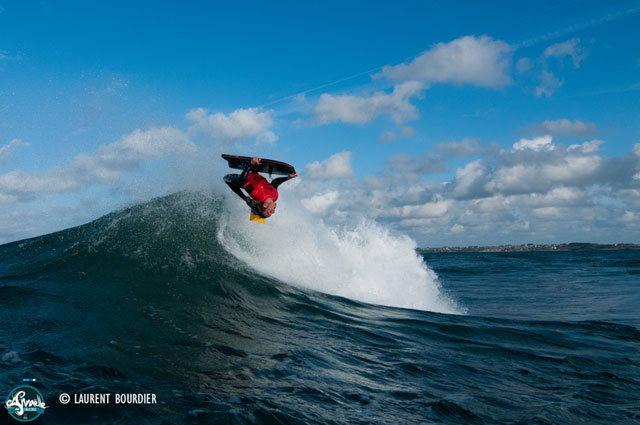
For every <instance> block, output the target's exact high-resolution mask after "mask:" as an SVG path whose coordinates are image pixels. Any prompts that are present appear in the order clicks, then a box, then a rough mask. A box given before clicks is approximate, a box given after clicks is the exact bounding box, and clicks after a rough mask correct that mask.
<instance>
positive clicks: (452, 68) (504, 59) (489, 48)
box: [378, 35, 512, 87]
mask: <svg viewBox="0 0 640 425" xmlns="http://www.w3.org/2000/svg"><path fill="white" fill-rule="evenodd" d="M511 52H512V48H511V46H509V45H508V44H507V43H505V42H504V41H501V40H494V39H493V38H491V37H488V36H486V35H483V36H481V37H474V36H465V37H461V38H458V39H456V40H453V41H451V42H448V43H438V44H436V45H434V46H433V47H431V48H430V49H429V50H427V51H426V52H424V53H422V54H421V55H420V56H418V57H417V58H415V59H414V60H413V61H411V62H409V63H403V64H400V65H396V66H385V67H384V68H383V69H382V72H381V73H380V74H379V75H378V76H383V77H386V78H389V79H391V80H393V81H404V80H419V81H425V82H434V83H455V84H471V85H474V86H480V87H502V86H505V85H508V84H510V83H511V78H510V77H509V75H508V70H509V64H510V61H511Z"/></svg>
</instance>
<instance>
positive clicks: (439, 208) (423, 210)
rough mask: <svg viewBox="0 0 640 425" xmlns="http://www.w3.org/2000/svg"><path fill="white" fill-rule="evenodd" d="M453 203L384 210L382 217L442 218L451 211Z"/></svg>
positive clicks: (440, 201) (441, 201)
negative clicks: (450, 207)
mask: <svg viewBox="0 0 640 425" xmlns="http://www.w3.org/2000/svg"><path fill="white" fill-rule="evenodd" d="M450 205H451V201H448V200H439V201H435V202H426V203H424V204H421V205H404V206H402V207H395V208H390V209H388V210H383V211H382V212H381V213H380V215H379V216H380V217H394V218H398V217H400V218H434V217H442V216H444V215H445V214H446V213H447V211H448V210H449V206H450Z"/></svg>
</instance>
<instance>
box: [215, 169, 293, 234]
mask: <svg viewBox="0 0 640 425" xmlns="http://www.w3.org/2000/svg"><path fill="white" fill-rule="evenodd" d="M247 159H248V158H247ZM258 165H261V162H260V158H258V157H253V158H252V159H251V162H250V163H248V164H247V165H246V166H245V168H244V170H243V171H242V173H241V174H227V175H226V176H224V182H225V183H226V184H227V186H229V188H231V190H233V192H234V193H235V194H236V195H238V196H239V197H240V198H241V199H242V200H243V201H245V202H246V203H247V205H248V206H249V208H251V217H250V220H252V221H258V222H260V223H264V219H265V218H268V217H271V216H272V215H273V214H274V213H275V212H276V201H277V200H278V186H280V185H281V184H282V183H284V182H286V181H287V180H291V179H292V178H294V177H297V176H298V173H292V174H289V175H288V176H287V177H279V178H277V179H273V180H272V181H271V183H269V181H268V180H267V179H265V178H264V177H262V176H261V175H260V174H258V173H257V172H255V170H254V169H253V168H254V167H257V166H258ZM242 189H244V190H245V191H246V192H247V193H248V194H249V196H246V195H245V194H244V193H243V192H242Z"/></svg>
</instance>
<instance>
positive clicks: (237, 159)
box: [222, 154, 296, 176]
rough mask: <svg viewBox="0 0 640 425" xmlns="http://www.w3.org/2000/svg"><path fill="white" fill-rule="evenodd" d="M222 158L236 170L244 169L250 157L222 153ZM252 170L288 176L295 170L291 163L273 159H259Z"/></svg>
mask: <svg viewBox="0 0 640 425" xmlns="http://www.w3.org/2000/svg"><path fill="white" fill-rule="evenodd" d="M222 158H223V159H224V160H226V161H227V162H228V163H229V168H235V169H238V170H244V167H246V166H247V164H249V163H251V157H249V156H239V155H227V154H222ZM253 171H254V172H258V173H267V174H269V175H272V174H275V175H278V176H288V175H289V174H293V173H295V172H296V169H295V168H294V167H293V165H291V164H287V163H286V162H280V161H275V160H273V159H264V158H261V159H260V165H256V166H254V167H253Z"/></svg>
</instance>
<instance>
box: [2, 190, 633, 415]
mask: <svg viewBox="0 0 640 425" xmlns="http://www.w3.org/2000/svg"><path fill="white" fill-rule="evenodd" d="M284 211H285V209H282V210H281V211H279V212H278V218H279V220H276V219H275V218H273V219H272V220H269V225H265V226H262V225H256V224H254V223H251V226H252V227H249V224H248V221H247V220H245V219H246V217H244V216H243V217H242V218H243V219H242V220H240V219H238V218H237V217H238V214H237V213H236V212H235V211H234V210H233V208H231V207H229V206H228V205H226V203H225V202H224V200H223V199H222V198H220V197H219V196H217V195H215V194H211V193H202V192H197V193H179V194H176V195H172V196H169V197H165V198H159V199H156V200H153V201H151V202H148V203H144V204H140V205H135V206H133V207H131V208H127V209H124V210H120V211H116V212H114V213H112V214H110V215H108V216H105V217H103V218H101V219H99V220H96V221H95V222H92V223H89V224H87V225H84V226H80V227H77V228H73V229H68V230H65V231H62V232H58V233H54V234H51V235H46V236H42V237H38V238H33V239H29V240H25V241H19V242H14V243H11V244H7V245H3V246H0V359H1V361H0V378H1V379H0V382H2V388H4V390H3V391H4V393H6V394H5V397H6V396H7V395H8V394H9V392H10V391H11V390H12V389H13V388H14V387H16V386H18V385H19V384H20V383H22V381H23V379H25V378H28V379H35V382H32V383H30V384H29V385H32V386H34V387H36V388H37V389H38V390H39V391H40V392H41V393H42V395H43V397H44V402H45V403H46V405H47V406H48V407H47V409H46V410H45V412H44V413H43V414H42V416H41V417H40V418H38V419H37V421H38V422H39V423H42V424H87V423H97V424H114V423H118V424H129V423H131V424H146V423H150V424H174V423H175V424H182V423H185V424H192V423H214V424H217V423H219V424H228V423H233V424H394V425H395V424H430V423H433V424H436V423H446V424H476V423H477V424H614V423H615V424H635V423H638V422H640V400H639V398H640V353H639V350H640V330H639V327H640V314H639V309H638V307H639V306H640V299H639V294H640V255H638V253H637V252H636V251H606V252H603V251H579V252H548V253H535V252H530V253H455V254H454V253H442V254H428V255H424V256H419V255H418V254H417V253H416V251H415V247H416V244H415V242H413V241H412V240H411V239H410V238H408V237H407V236H403V235H398V234H394V233H393V232H391V231H389V230H387V229H385V228H384V227H382V226H380V225H377V224H374V223H369V222H362V223H360V224H359V225H356V226H354V227H341V228H340V227H331V226H329V225H326V224H324V223H321V222H313V223H311V222H309V221H308V220H309V219H308V218H306V217H303V216H302V215H299V214H297V215H296V214H295V213H290V214H289V216H287V214H288V213H284V214H282V213H283V212H284ZM291 211H293V209H292V210H291ZM245 212H246V211H245ZM285 219H286V220H285ZM62 394H70V395H71V397H70V399H71V400H74V398H75V397H76V396H77V397H80V399H82V397H83V396H82V395H83V394H84V395H87V394H100V395H106V394H111V397H110V398H109V400H115V396H116V395H122V394H125V395H126V394H135V395H141V396H142V397H143V398H144V399H145V400H154V401H155V403H127V404H123V403H118V404H116V403H101V404H76V403H74V402H69V403H67V404H63V403H62V402H61V400H64V398H63V397H61V396H62ZM105 397H106V396H105ZM132 400H133V398H132ZM0 416H2V421H1V422H2V423H13V422H15V421H14V420H13V419H12V418H10V417H9V415H8V414H7V413H6V412H0ZM16 423H17V422H16Z"/></svg>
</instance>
